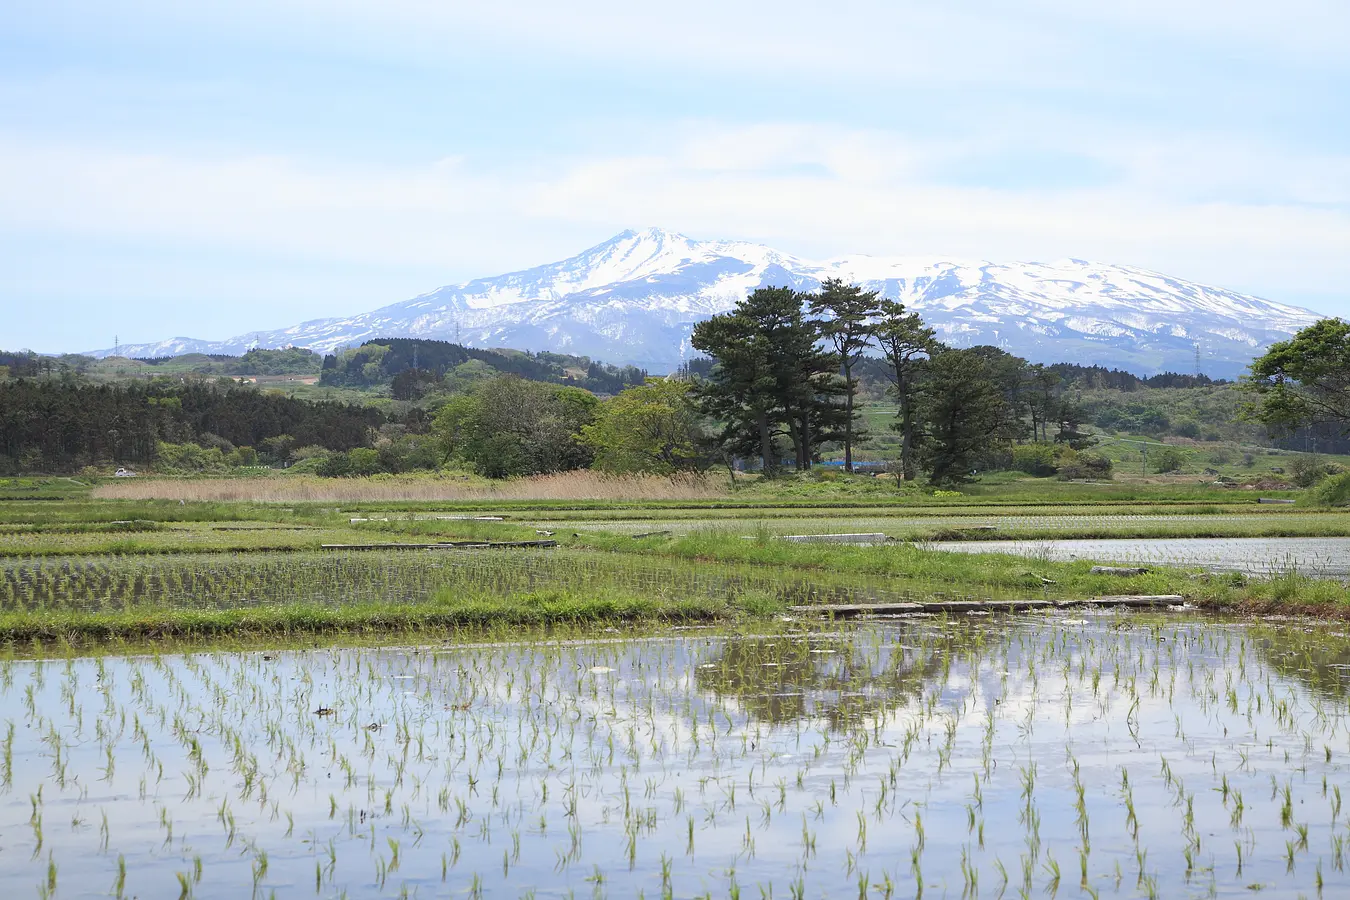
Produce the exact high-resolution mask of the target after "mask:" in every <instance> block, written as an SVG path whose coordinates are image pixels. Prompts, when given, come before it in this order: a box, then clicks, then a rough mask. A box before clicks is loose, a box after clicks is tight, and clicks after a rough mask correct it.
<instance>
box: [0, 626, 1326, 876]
mask: <svg viewBox="0 0 1350 900" xmlns="http://www.w3.org/2000/svg"><path fill="white" fill-rule="evenodd" d="M1347 671H1350V639H1348V638H1347V637H1346V636H1345V635H1343V634H1339V633H1334V632H1333V631H1330V630H1328V629H1326V628H1318V629H1313V628H1308V627H1305V626H1302V625H1295V624H1288V623H1286V624H1282V625H1271V626H1253V625H1247V624H1235V623H1226V622H1220V621H1213V620H1206V619H1198V618H1181V617H1170V618H1157V617H1154V618H1135V617H1129V616H1126V615H1115V614H1110V615H1107V614H1103V615H1092V616H1089V617H1086V618H1076V617H1075V618H1069V617H1063V616H1054V617H1034V616H1033V617H1019V618H1006V619H1005V618H997V617H986V618H979V619H970V620H952V621H946V620H942V619H936V618H934V619H919V620H914V621H898V622H888V623H876V624H865V625H859V626H858V627H856V628H850V629H847V630H843V631H819V632H817V631H806V630H801V631H797V630H793V631H784V632H775V633H769V634H731V633H726V632H723V631H719V630H713V629H708V630H704V629H692V630H685V631H674V632H671V633H669V634H667V635H664V636H659V637H656V638H652V639H644V640H633V639H625V638H623V637H622V636H614V635H598V636H597V637H596V638H594V639H582V640H571V641H557V642H552V643H550V642H545V641H538V642H522V643H518V644H504V645H486V646H434V647H409V648H368V649H314V650H308V651H291V652H284V653H262V652H258V653H235V652H218V653H211V652H202V653H194V654H188V655H175V656H167V655H166V656H158V657H156V656H134V657H117V656H105V657H98V658H81V659H70V660H66V659H60V660H46V661H28V660H10V661H6V662H3V663H0V728H3V730H4V734H3V738H4V742H3V746H4V757H3V766H2V767H0V778H2V779H3V787H0V835H3V845H2V846H0V854H3V858H4V865H3V866H0V889H4V890H6V891H8V892H11V893H13V894H14V895H16V896H31V895H33V894H34V893H38V894H42V893H43V892H44V891H46V889H47V886H48V884H49V883H54V884H55V888H56V894H57V895H59V896H86V895H87V896H106V895H108V894H109V893H114V894H115V893H117V892H119V891H120V892H122V893H123V894H124V895H125V896H133V895H135V896H141V897H164V896H178V895H179V893H180V891H187V892H195V893H196V894H197V895H199V896H248V895H249V894H250V893H253V894H255V895H257V896H267V895H269V894H271V893H272V892H273V891H275V893H276V894H277V895H278V896H295V895H301V894H304V895H309V894H316V895H318V896H323V897H338V896H344V895H345V896H348V897H359V896H377V895H401V894H406V895H408V896H414V895H416V896H426V897H430V896H443V895H445V894H447V893H454V894H455V895H460V896H464V895H476V894H481V895H482V896H494V897H520V896H536V897H566V896H575V897H591V896H612V897H633V896H638V895H639V893H642V894H644V895H645V896H647V897H653V898H654V897H660V896H663V895H669V896H680V897H690V896H702V895H708V894H711V895H712V896H718V897H721V896H737V895H738V894H739V895H740V896H756V897H757V896H775V897H794V896H802V897H822V896H848V897H854V896H862V895H865V896H869V897H886V896H897V897H912V896H915V895H916V893H919V892H920V890H922V893H923V894H924V896H932V897H938V896H949V897H962V896H965V897H970V896H975V895H976V894H977V893H978V894H979V895H981V896H988V897H995V896H998V895H999V894H1000V893H1003V894H1004V895H1005V896H1009V897H1012V896H1020V895H1026V896H1030V895H1037V896H1040V895H1047V896H1053V895H1056V894H1057V893H1059V892H1063V895H1064V896H1080V895H1087V894H1093V893H1095V894H1096V895H1099V896H1112V897H1147V896H1163V897H1187V896H1195V897H1206V896H1222V897H1238V896H1251V895H1253V893H1254V892H1258V889H1259V892H1260V893H1261V894H1262V895H1264V896H1278V897H1295V896H1299V895H1300V894H1302V895H1305V896H1308V897H1313V896H1317V895H1318V894H1319V893H1324V895H1326V896H1333V897H1334V896H1345V895H1346V891H1347V890H1350V878H1347V876H1346V874H1345V872H1344V863H1345V859H1344V849H1345V848H1344V841H1345V838H1346V837H1347V811H1345V810H1343V809H1342V808H1341V801H1342V795H1343V792H1344V791H1345V790H1346V789H1347V788H1350V785H1346V783H1345V782H1346V774H1347V767H1346V766H1347V762H1350V755H1348V754H1350V731H1347V721H1346V710H1347V706H1346V693H1345V686H1346V672H1347ZM119 860H121V861H122V865H123V868H122V869H120V870H119ZM119 871H121V872H122V873H123V874H119Z"/></svg>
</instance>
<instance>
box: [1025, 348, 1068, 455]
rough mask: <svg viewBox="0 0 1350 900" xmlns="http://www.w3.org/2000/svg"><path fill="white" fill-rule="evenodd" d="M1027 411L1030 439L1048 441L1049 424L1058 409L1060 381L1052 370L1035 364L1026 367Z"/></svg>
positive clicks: (1056, 373) (1057, 374)
mask: <svg viewBox="0 0 1350 900" xmlns="http://www.w3.org/2000/svg"><path fill="white" fill-rule="evenodd" d="M1026 375H1027V393H1028V396H1027V410H1028V411H1029V412H1030V413H1031V439H1032V440H1033V441H1048V440H1050V433H1049V428H1050V423H1051V422H1052V421H1054V419H1055V417H1056V414H1057V413H1058V411H1059V409H1058V407H1059V388H1060V384H1061V379H1060V377H1059V373H1058V372H1056V371H1055V370H1054V369H1050V368H1047V367H1046V366H1044V365H1042V364H1040V363H1036V364H1034V365H1031V366H1028V367H1027V372H1026Z"/></svg>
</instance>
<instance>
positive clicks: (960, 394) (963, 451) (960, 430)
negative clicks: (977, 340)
mask: <svg viewBox="0 0 1350 900" xmlns="http://www.w3.org/2000/svg"><path fill="white" fill-rule="evenodd" d="M979 349H980V348H972V349H968V350H951V349H947V350H942V351H940V352H937V353H934V354H933V356H932V358H931V359H930V360H929V363H928V382H929V384H928V387H927V388H926V389H925V391H924V392H923V394H922V395H921V401H920V410H919V413H920V416H921V417H922V419H923V420H924V422H926V423H927V433H926V434H925V436H924V443H923V448H922V450H923V461H924V463H925V468H926V469H927V471H928V479H929V481H930V482H932V483H933V484H959V483H961V482H965V481H969V480H970V479H971V476H972V474H973V471H974V469H975V467H976V465H977V464H978V462H979V460H980V459H981V457H983V456H985V455H987V454H988V453H989V452H990V451H991V450H994V449H997V448H1002V447H1007V446H1008V444H1009V443H1010V441H1009V439H1008V437H1007V432H1006V425H1007V420H1008V412H1007V399H1006V397H1005V396H1004V392H1003V386H1002V384H1001V383H1000V382H999V380H998V379H999V374H1000V373H999V372H998V371H997V369H996V367H995V364H994V363H993V362H991V360H990V359H989V358H988V356H987V355H986V354H983V353H981V352H979Z"/></svg>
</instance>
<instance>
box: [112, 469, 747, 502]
mask: <svg viewBox="0 0 1350 900" xmlns="http://www.w3.org/2000/svg"><path fill="white" fill-rule="evenodd" d="M725 494H726V488H725V487H724V486H723V485H722V484H721V483H720V482H718V481H715V480H714V479H710V478H704V477H700V476H683V477H679V478H662V477H658V476H651V475H647V476H635V475H602V474H600V473H598V472H587V471H582V472H566V473H562V474H558V475H539V476H536V477H533V478H516V479H512V480H509V481H499V482H490V481H483V480H481V479H469V478H463V477H460V478H449V477H440V478H436V477H426V476H420V477H419V476H410V477H384V476H377V477H374V478H319V477H317V476H308V475H297V476H279V477H270V478H182V479H175V478H146V479H137V480H135V481H119V482H116V483H114V484H104V485H100V486H99V487H96V488H95V489H94V491H93V496H94V497H96V498H98V499H103V500H188V501H207V502H240V501H242V502H251V503H310V502H313V503H330V502H339V503H366V502H381V501H395V500H427V501H440V500H446V501H454V500H709V499H714V498H717V497H722V496H725Z"/></svg>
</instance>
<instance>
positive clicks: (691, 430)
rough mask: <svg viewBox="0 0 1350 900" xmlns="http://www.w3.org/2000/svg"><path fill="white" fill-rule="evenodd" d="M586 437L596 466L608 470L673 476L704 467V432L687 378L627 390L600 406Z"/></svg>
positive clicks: (658, 380)
mask: <svg viewBox="0 0 1350 900" xmlns="http://www.w3.org/2000/svg"><path fill="white" fill-rule="evenodd" d="M581 439H582V442H583V443H584V444H586V446H588V447H589V448H590V449H591V452H592V453H594V454H595V462H594V466H595V468H597V469H600V470H602V471H606V472H616V473H617V472H650V473H652V474H657V475H671V474H674V473H676V472H687V471H693V470H697V469H699V468H700V467H701V460H700V456H699V445H700V444H701V443H702V439H703V434H702V429H701V427H700V424H699V414H698V408H697V407H696V406H695V404H694V400H693V396H692V386H691V385H690V384H689V383H688V382H683V381H675V380H671V379H665V378H649V379H647V383H646V384H643V385H638V386H636V387H630V388H628V389H626V390H624V391H623V392H622V393H620V394H619V395H618V396H616V397H613V398H611V399H609V400H606V401H605V402H603V403H601V404H600V406H599V408H598V409H597V410H596V415H595V421H594V423H592V424H590V425H585V426H582V429H581Z"/></svg>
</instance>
